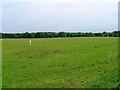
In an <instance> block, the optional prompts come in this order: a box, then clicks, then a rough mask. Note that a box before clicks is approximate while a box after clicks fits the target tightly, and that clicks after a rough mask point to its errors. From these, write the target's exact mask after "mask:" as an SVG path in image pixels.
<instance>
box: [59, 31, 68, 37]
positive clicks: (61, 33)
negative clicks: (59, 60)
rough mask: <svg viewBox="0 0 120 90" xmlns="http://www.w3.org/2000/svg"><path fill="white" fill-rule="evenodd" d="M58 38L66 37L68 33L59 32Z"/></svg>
mask: <svg viewBox="0 0 120 90" xmlns="http://www.w3.org/2000/svg"><path fill="white" fill-rule="evenodd" d="M58 36H59V37H65V36H66V33H65V32H59V33H58Z"/></svg>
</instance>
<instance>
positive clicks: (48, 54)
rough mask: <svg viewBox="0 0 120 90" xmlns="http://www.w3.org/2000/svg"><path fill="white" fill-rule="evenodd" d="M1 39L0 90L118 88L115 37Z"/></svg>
mask: <svg viewBox="0 0 120 90" xmlns="http://www.w3.org/2000/svg"><path fill="white" fill-rule="evenodd" d="M31 40H32V46H29V39H3V41H2V45H3V47H2V60H3V64H2V68H3V77H2V78H3V79H2V80H3V84H2V85H3V88H21V87H22V88H26V87H27V88H100V87H101V88H112V87H118V39H117V38H49V39H31Z"/></svg>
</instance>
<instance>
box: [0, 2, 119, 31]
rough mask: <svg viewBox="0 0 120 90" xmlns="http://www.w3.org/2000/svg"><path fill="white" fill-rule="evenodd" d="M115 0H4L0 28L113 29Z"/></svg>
mask: <svg viewBox="0 0 120 90" xmlns="http://www.w3.org/2000/svg"><path fill="white" fill-rule="evenodd" d="M118 1H119V0H4V2H3V3H2V5H3V7H2V6H1V4H0V8H2V10H3V12H2V13H1V12H0V13H1V14H0V16H1V15H2V18H0V20H2V26H3V27H2V32H46V31H47V32H60V31H65V32H103V31H114V30H117V27H118ZM0 24H1V22H0Z"/></svg>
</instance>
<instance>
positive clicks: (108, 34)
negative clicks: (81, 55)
mask: <svg viewBox="0 0 120 90" xmlns="http://www.w3.org/2000/svg"><path fill="white" fill-rule="evenodd" d="M118 36H120V31H114V32H103V33H92V32H89V33H84V32H76V33H72V32H59V33H57V32H37V33H28V32H26V33H2V38H54V37H118Z"/></svg>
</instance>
